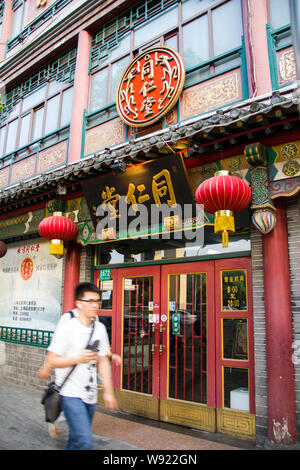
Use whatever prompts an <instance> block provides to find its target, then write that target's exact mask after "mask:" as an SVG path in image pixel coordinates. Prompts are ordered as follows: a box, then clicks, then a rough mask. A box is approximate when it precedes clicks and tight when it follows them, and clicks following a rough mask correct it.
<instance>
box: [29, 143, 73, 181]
mask: <svg viewBox="0 0 300 470" xmlns="http://www.w3.org/2000/svg"><path fill="white" fill-rule="evenodd" d="M67 146H68V141H67V140H64V141H63V142H60V143H59V144H55V145H52V146H51V147H48V148H47V149H45V150H42V151H41V152H40V153H39V155H38V161H37V169H36V173H37V174H39V173H43V172H44V171H47V170H50V169H51V168H55V167H58V166H60V165H63V164H64V163H66V160H67Z"/></svg>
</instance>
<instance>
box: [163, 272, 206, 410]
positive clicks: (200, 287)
mask: <svg viewBox="0 0 300 470" xmlns="http://www.w3.org/2000/svg"><path fill="white" fill-rule="evenodd" d="M206 298H207V296H206V273H189V274H171V275H170V276H169V315H170V328H169V397H170V398H176V399H180V400H188V401H193V402H198V403H207V342H206V337H207V332H206V315H207V304H206Z"/></svg>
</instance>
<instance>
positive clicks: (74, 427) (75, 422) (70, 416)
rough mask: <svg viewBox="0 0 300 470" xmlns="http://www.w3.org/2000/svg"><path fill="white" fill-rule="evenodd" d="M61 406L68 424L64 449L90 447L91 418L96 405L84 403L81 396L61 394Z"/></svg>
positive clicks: (87, 448)
mask: <svg viewBox="0 0 300 470" xmlns="http://www.w3.org/2000/svg"><path fill="white" fill-rule="evenodd" d="M61 408H62V410H63V412H64V415H65V417H66V420H67V423H68V426H69V439H68V442H67V445H66V450H89V449H91V448H92V445H93V441H92V420H93V416H94V413H95V409H96V405H89V404H87V403H84V401H82V400H81V398H73V397H64V396H61Z"/></svg>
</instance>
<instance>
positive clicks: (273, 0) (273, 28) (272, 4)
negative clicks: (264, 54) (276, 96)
mask: <svg viewBox="0 0 300 470" xmlns="http://www.w3.org/2000/svg"><path fill="white" fill-rule="evenodd" d="M268 6H269V11H268V13H269V23H268V25H267V38H268V49H269V60H270V69H271V80H272V88H273V89H278V88H279V87H280V86H285V85H287V84H289V83H292V82H293V81H295V80H297V74H296V63H295V56H294V51H293V46H292V34H291V26H290V23H291V18H290V8H289V2H282V1H280V0H269V3H268Z"/></svg>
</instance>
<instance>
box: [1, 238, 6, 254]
mask: <svg viewBox="0 0 300 470" xmlns="http://www.w3.org/2000/svg"><path fill="white" fill-rule="evenodd" d="M6 253H7V245H6V244H5V243H4V242H3V241H2V240H0V258H3V256H5V255H6Z"/></svg>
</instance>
